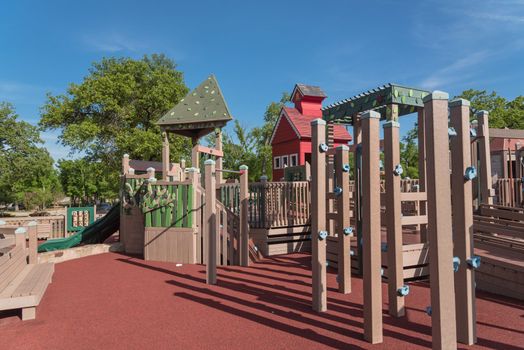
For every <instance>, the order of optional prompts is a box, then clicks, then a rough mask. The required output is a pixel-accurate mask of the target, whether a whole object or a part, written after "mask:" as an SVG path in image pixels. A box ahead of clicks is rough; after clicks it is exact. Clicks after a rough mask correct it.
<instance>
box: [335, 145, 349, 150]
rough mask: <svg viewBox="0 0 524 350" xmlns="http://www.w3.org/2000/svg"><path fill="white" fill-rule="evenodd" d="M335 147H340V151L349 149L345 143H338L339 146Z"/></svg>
mask: <svg viewBox="0 0 524 350" xmlns="http://www.w3.org/2000/svg"><path fill="white" fill-rule="evenodd" d="M335 149H340V150H342V151H349V147H348V146H346V145H339V146H337V147H335Z"/></svg>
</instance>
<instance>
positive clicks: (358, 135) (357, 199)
mask: <svg viewBox="0 0 524 350" xmlns="http://www.w3.org/2000/svg"><path fill="white" fill-rule="evenodd" d="M352 121H353V166H354V168H353V169H354V170H353V180H354V184H355V186H354V191H353V198H354V203H355V208H354V209H355V210H354V211H353V218H354V222H355V231H356V232H355V236H356V237H357V242H359V241H360V240H361V238H362V234H361V232H362V227H361V226H362V218H361V211H360V207H361V193H360V188H361V186H360V184H361V181H362V178H361V174H360V170H359V167H358V157H357V155H358V146H359V145H361V144H362V128H361V122H360V114H355V115H353V117H352ZM358 247H360V243H358ZM358 269H359V273H360V274H362V251H361V250H360V249H358Z"/></svg>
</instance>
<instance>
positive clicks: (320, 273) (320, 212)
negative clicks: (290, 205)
mask: <svg viewBox="0 0 524 350" xmlns="http://www.w3.org/2000/svg"><path fill="white" fill-rule="evenodd" d="M321 145H326V122H325V121H324V120H322V119H315V120H313V121H312V122H311V245H312V254H311V269H312V275H313V276H312V277H313V281H312V287H313V310H315V311H317V312H324V311H326V310H327V285H326V283H327V280H326V277H327V276H326V273H327V272H326V239H327V237H326V236H325V235H324V234H325V233H326V152H325V150H323V149H321Z"/></svg>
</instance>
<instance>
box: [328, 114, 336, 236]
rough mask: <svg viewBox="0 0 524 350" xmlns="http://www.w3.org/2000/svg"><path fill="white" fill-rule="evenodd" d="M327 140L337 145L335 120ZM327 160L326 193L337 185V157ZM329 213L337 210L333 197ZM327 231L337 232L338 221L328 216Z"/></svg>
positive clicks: (329, 125)
mask: <svg viewBox="0 0 524 350" xmlns="http://www.w3.org/2000/svg"><path fill="white" fill-rule="evenodd" d="M326 129H327V130H326V131H327V140H326V144H327V145H328V147H329V148H330V149H332V148H333V146H334V145H335V125H334V124H333V122H329V123H327V128H326ZM326 162H327V174H326V193H329V192H333V188H334V187H335V164H334V163H335V157H334V156H333V155H332V154H328V155H327V156H326ZM326 204H327V210H326V212H327V213H333V212H334V211H335V200H334V199H333V197H331V196H330V197H327V202H326ZM326 222H327V231H328V233H329V235H334V234H335V227H336V222H335V220H332V219H330V218H329V217H327V216H326Z"/></svg>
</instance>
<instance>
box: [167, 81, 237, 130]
mask: <svg viewBox="0 0 524 350" xmlns="http://www.w3.org/2000/svg"><path fill="white" fill-rule="evenodd" d="M232 119H233V117H232V116H231V113H230V111H229V108H228V107H227V104H226V101H225V99H224V96H223V94H222V91H221V90H220V86H219V85H218V81H217V80H216V78H215V76H214V75H210V76H209V77H208V78H207V79H206V80H204V81H203V82H202V83H201V84H200V85H199V86H197V87H196V88H195V89H194V90H193V91H191V92H190V93H189V94H188V95H187V96H186V97H184V98H183V99H182V100H181V101H180V102H179V103H178V104H177V105H176V106H175V107H173V108H172V109H170V110H169V111H168V112H167V113H166V114H164V116H162V118H160V120H159V121H158V123H157V124H158V125H159V126H160V128H161V129H162V130H163V131H168V132H173V133H175V134H180V135H184V136H188V137H202V136H204V135H206V134H208V133H210V132H212V131H213V130H214V129H215V128H222V127H224V126H225V125H226V123H227V122H228V121H230V120H232Z"/></svg>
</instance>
